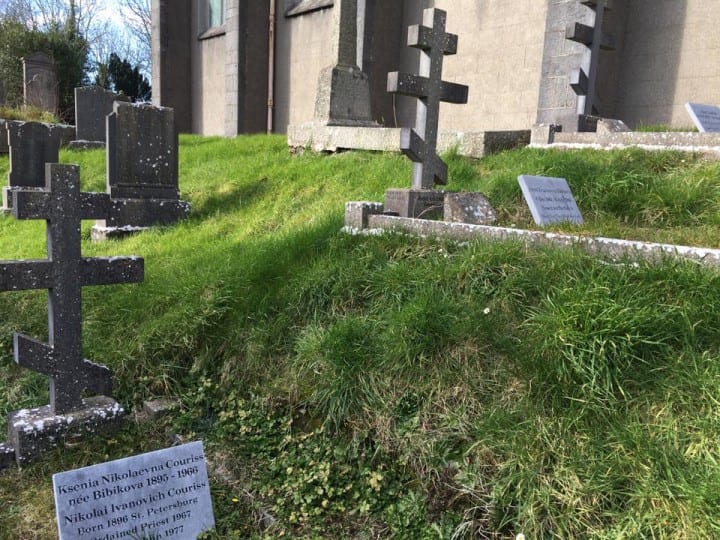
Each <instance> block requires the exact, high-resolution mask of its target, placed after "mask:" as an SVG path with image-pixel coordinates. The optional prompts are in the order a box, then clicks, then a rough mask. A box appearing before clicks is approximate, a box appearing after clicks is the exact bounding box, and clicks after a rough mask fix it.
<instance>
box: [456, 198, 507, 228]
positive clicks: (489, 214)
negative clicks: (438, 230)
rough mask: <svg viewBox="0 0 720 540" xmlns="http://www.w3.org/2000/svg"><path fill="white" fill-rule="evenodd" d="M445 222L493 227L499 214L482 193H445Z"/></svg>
mask: <svg viewBox="0 0 720 540" xmlns="http://www.w3.org/2000/svg"><path fill="white" fill-rule="evenodd" d="M443 220H444V221H451V222H457V223H471V224H473V225H491V224H493V223H495V221H497V214H495V209H494V208H493V207H492V205H491V204H490V203H489V202H488V200H487V199H486V198H485V196H484V195H483V194H482V193H469V192H459V193H445V206H444V209H443Z"/></svg>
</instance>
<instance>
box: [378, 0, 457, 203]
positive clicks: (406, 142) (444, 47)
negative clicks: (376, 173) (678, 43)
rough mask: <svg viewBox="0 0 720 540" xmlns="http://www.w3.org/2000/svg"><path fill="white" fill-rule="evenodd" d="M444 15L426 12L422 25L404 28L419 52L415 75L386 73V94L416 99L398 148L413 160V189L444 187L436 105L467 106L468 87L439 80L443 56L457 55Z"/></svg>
mask: <svg viewBox="0 0 720 540" xmlns="http://www.w3.org/2000/svg"><path fill="white" fill-rule="evenodd" d="M446 19H447V14H446V13H445V12H444V11H442V10H440V9H433V8H431V9H426V10H425V11H424V12H423V24H422V25H412V26H410V27H408V46H409V47H414V48H417V49H420V68H419V71H418V75H409V74H407V73H399V72H391V73H388V85H387V88H388V92H393V93H397V94H402V95H406V96H413V97H416V98H418V104H417V114H416V118H415V127H414V128H412V129H411V128H403V129H402V130H401V135H400V149H401V150H402V152H403V153H404V154H405V155H406V156H408V157H409V158H410V159H411V160H412V161H413V186H412V187H413V188H415V189H431V188H432V187H433V186H434V185H435V184H447V165H445V163H444V162H443V161H442V160H441V159H440V158H439V157H438V155H437V136H438V117H439V113H440V102H441V101H445V102H448V103H467V98H468V87H467V86H465V85H461V84H454V83H449V82H445V81H443V80H442V66H443V57H444V56H445V55H451V54H455V53H456V52H457V43H458V38H457V36H456V35H454V34H448V33H446V32H445V21H446Z"/></svg>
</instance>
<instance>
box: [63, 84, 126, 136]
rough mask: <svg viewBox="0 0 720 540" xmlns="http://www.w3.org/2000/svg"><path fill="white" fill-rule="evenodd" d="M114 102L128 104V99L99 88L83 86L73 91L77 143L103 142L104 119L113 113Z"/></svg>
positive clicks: (104, 134) (104, 133)
mask: <svg viewBox="0 0 720 540" xmlns="http://www.w3.org/2000/svg"><path fill="white" fill-rule="evenodd" d="M115 101H124V102H129V101H130V98H128V97H127V96H123V95H120V94H116V93H115V92H111V91H110V90H106V89H105V88H102V87H101V86H83V87H80V88H76V89H75V129H76V130H77V134H76V139H77V142H78V143H80V142H82V143H85V144H87V143H88V142H95V143H100V142H102V143H104V142H105V137H106V129H105V117H106V116H107V115H108V114H110V113H112V112H113V103H114V102H115ZM73 146H78V144H74V145H73Z"/></svg>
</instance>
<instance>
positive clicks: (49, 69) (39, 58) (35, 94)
mask: <svg viewBox="0 0 720 540" xmlns="http://www.w3.org/2000/svg"><path fill="white" fill-rule="evenodd" d="M22 61H23V80H24V82H25V105H29V106H31V107H37V108H38V109H42V110H43V111H48V112H51V113H53V114H56V113H57V112H58V106H59V102H60V98H59V94H58V80H57V68H56V66H55V62H54V60H53V59H52V58H51V57H49V56H48V55H46V54H45V53H35V54H31V55H29V56H26V57H24V58H23V59H22Z"/></svg>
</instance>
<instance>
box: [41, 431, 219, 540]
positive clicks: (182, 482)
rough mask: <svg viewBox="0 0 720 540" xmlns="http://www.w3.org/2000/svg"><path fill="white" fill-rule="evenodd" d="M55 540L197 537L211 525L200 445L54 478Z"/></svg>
mask: <svg viewBox="0 0 720 540" xmlns="http://www.w3.org/2000/svg"><path fill="white" fill-rule="evenodd" d="M53 489H54V492H55V513H56V516H57V524H58V532H59V534H60V540H69V539H73V540H76V539H77V540H103V539H109V538H175V539H178V540H179V539H185V538H197V536H198V535H199V534H200V533H202V532H204V531H207V530H210V529H212V528H213V527H214V526H215V518H214V515H213V510H212V501H211V499H210V486H209V484H208V477H207V468H206V466H205V455H204V453H203V446H202V443H201V442H193V443H189V444H184V445H182V446H174V447H172V448H167V449H165V450H158V451H156V452H149V453H147V454H140V455H137V456H132V457H129V458H124V459H118V460H116V461H110V462H107V463H100V464H98V465H92V466H90V467H84V468H82V469H75V470H74V471H67V472H62V473H57V474H54V475H53Z"/></svg>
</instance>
